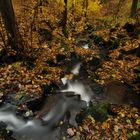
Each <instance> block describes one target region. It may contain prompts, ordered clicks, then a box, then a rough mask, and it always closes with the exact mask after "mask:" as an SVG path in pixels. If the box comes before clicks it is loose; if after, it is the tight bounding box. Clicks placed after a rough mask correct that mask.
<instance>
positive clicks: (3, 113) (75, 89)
mask: <svg viewBox="0 0 140 140" xmlns="http://www.w3.org/2000/svg"><path fill="white" fill-rule="evenodd" d="M80 66H81V63H78V64H77V65H75V66H74V68H73V70H72V71H71V72H72V73H73V74H78V73H79V69H80ZM61 80H62V83H63V84H66V83H67V84H68V88H67V89H65V90H61V91H60V92H61V94H62V97H61V98H60V99H59V100H58V102H57V103H56V105H55V106H54V107H53V108H52V109H51V110H50V111H49V112H46V115H44V116H43V117H42V120H41V119H31V120H24V119H23V118H22V117H21V116H17V115H16V113H15V112H16V109H15V108H14V107H13V106H10V105H4V106H3V107H2V108H1V109H0V121H2V122H4V123H6V125H7V129H9V130H12V131H13V133H14V137H15V138H16V139H17V140H39V139H40V140H46V139H47V140H59V139H60V127H57V128H55V129H52V128H53V126H55V125H56V124H57V123H58V122H59V121H60V120H61V119H62V118H63V117H64V116H65V114H66V112H67V111H70V114H71V117H70V119H69V123H70V124H72V125H74V126H77V124H76V121H75V117H76V115H77V114H76V113H75V114H74V113H73V112H80V110H81V109H82V108H86V107H87V105H88V104H89V101H90V100H91V97H92V91H91V89H90V88H89V87H88V88H87V87H85V86H84V84H82V83H81V82H80V81H78V80H75V81H69V80H68V79H66V78H65V77H64V78H62V79H61ZM63 92H64V93H63ZM70 92H72V93H74V96H70V97H69V96H68V97H67V93H70ZM76 94H77V95H80V97H81V99H79V98H77V96H75V95H76ZM42 121H43V123H42ZM43 124H44V125H43Z"/></svg>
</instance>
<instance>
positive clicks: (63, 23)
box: [62, 0, 68, 37]
mask: <svg viewBox="0 0 140 140" xmlns="http://www.w3.org/2000/svg"><path fill="white" fill-rule="evenodd" d="M67 3H68V1H67V0H64V8H65V9H64V11H63V17H62V31H63V34H64V35H65V36H66V37H67V27H66V25H67V14H68V13H67V12H68V9H67Z"/></svg>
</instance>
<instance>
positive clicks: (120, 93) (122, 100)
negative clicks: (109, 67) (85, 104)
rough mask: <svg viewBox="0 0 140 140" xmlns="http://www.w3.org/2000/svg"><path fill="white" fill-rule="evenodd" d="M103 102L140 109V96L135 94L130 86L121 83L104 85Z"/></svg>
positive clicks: (113, 82) (111, 82) (115, 81)
mask: <svg viewBox="0 0 140 140" xmlns="http://www.w3.org/2000/svg"><path fill="white" fill-rule="evenodd" d="M103 91H104V93H103V96H102V97H103V100H104V101H107V102H109V103H111V104H118V105H133V106H135V107H140V103H139V101H140V95H139V94H137V93H135V92H134V91H133V90H132V88H131V87H130V86H128V85H127V84H125V83H121V82H120V81H117V80H114V81H109V82H107V83H106V84H105V85H104V90H103Z"/></svg>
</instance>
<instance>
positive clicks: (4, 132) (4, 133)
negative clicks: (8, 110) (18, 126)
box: [0, 122, 16, 140]
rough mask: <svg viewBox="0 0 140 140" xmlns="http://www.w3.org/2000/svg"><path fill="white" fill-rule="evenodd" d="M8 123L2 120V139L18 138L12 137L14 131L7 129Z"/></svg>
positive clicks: (0, 123)
mask: <svg viewBox="0 0 140 140" xmlns="http://www.w3.org/2000/svg"><path fill="white" fill-rule="evenodd" d="M6 127H7V125H6V124H5V123H4V122H0V139H2V140H3V139H4V140H16V139H14V138H13V137H12V134H13V132H12V131H10V130H7V129H6Z"/></svg>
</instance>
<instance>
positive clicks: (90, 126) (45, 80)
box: [0, 15, 140, 140]
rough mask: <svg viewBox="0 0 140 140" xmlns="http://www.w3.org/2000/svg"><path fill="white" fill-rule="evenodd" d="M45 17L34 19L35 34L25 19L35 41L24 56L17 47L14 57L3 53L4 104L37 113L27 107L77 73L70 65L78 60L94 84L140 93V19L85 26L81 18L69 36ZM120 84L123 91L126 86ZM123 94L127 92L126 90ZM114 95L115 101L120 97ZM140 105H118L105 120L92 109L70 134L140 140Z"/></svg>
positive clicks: (0, 91)
mask: <svg viewBox="0 0 140 140" xmlns="http://www.w3.org/2000/svg"><path fill="white" fill-rule="evenodd" d="M43 16H44V15H43ZM22 18H23V17H21V18H18V20H19V21H20V20H21V21H20V24H22V23H25V21H23V19H22ZM50 18H52V17H50ZM41 19H42V17H38V20H39V21H34V22H36V25H37V26H34V27H32V29H33V31H32V37H30V38H29V35H31V34H29V33H27V34H24V31H25V27H26V25H25V24H24V26H25V27H24V26H21V25H20V31H21V33H22V36H23V39H24V41H25V42H28V43H29V46H32V47H31V48H29V47H26V48H24V50H25V52H26V54H25V55H26V57H25V59H24V60H20V59H17V58H16V57H15V56H14V55H13V54H12V52H9V56H6V57H5V56H2V57H1V60H0V102H1V103H2V102H4V101H7V102H10V103H11V104H14V105H17V106H18V108H19V110H24V111H25V112H26V111H29V112H33V113H34V111H35V110H36V109H35V108H33V110H32V109H30V108H28V106H27V105H28V103H29V102H32V101H39V100H42V96H44V95H45V96H46V95H47V94H49V93H50V92H53V91H54V90H55V89H56V86H57V85H59V84H60V83H61V78H62V77H64V76H66V77H67V78H68V79H72V78H73V77H74V75H73V74H72V73H71V67H72V66H73V65H75V64H76V63H77V62H82V65H81V73H79V77H80V76H81V77H82V79H84V78H86V80H87V81H88V82H89V83H97V84H100V85H102V86H109V84H108V83H115V82H114V81H117V82H119V83H122V84H123V83H125V84H126V85H127V86H128V87H129V89H131V91H132V93H134V94H135V95H136V94H137V95H138V96H140V95H139V94H140V42H139V41H140V26H139V25H138V23H126V24H125V25H124V26H121V25H116V26H114V27H110V28H102V29H98V26H99V25H93V24H91V23H89V22H87V23H85V25H84V26H83V25H81V24H82V19H81V21H79V22H77V24H79V25H80V26H79V28H78V29H77V31H74V32H72V29H71V31H69V32H70V33H69V34H70V35H69V37H65V36H64V35H63V34H62V31H61V28H60V27H59V26H56V23H54V24H52V23H51V22H47V21H43V19H42V20H41ZM27 24H28V23H27ZM27 27H28V25H27ZM77 27H78V25H77ZM69 28H70V27H69ZM97 29H98V30H97ZM27 32H28V31H27ZM24 35H25V36H24ZM27 37H28V38H27ZM31 40H32V41H31ZM83 46H87V48H85V47H83ZM0 49H1V50H2V49H3V48H2V47H1V48H0ZM107 88H108V87H107ZM120 88H122V90H123V87H121V86H120ZM115 90H118V89H115V88H114V89H113V86H112V89H111V91H110V92H111V93H109V94H111V95H112V94H113V93H114V91H115ZM120 92H121V91H120ZM124 94H125V97H120V98H121V99H122V98H127V97H128V96H127V93H126V91H124ZM135 95H134V98H135ZM118 96H122V95H121V93H120V94H119V95H118ZM138 96H136V97H138ZM131 97H132V96H131ZM112 98H113V100H115V98H116V97H112ZM132 98H133V97H132ZM139 107H140V104H139V102H137V103H136V106H135V105H133V106H131V105H129V106H128V105H127V106H124V105H122V104H119V103H117V105H114V104H113V105H111V113H109V112H107V118H106V119H105V120H103V121H98V120H96V118H94V115H92V113H88V115H87V116H86V117H85V118H84V119H83V121H82V122H81V123H79V126H78V127H77V128H75V127H70V128H68V129H67V133H68V135H69V137H72V138H73V139H74V140H80V139H81V140H99V139H101V140H127V139H128V138H131V139H133V137H137V140H138V139H140V110H139ZM99 108H100V107H99ZM101 110H102V109H101ZM97 112H98V111H97ZM99 112H100V111H99ZM101 112H102V111H101ZM101 112H100V113H101ZM100 113H99V114H100ZM102 113H103V114H102ZM102 113H101V114H100V115H101V116H102V115H103V116H104V111H103V112H102ZM64 139H66V138H65V137H64ZM135 139H136V138H135Z"/></svg>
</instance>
